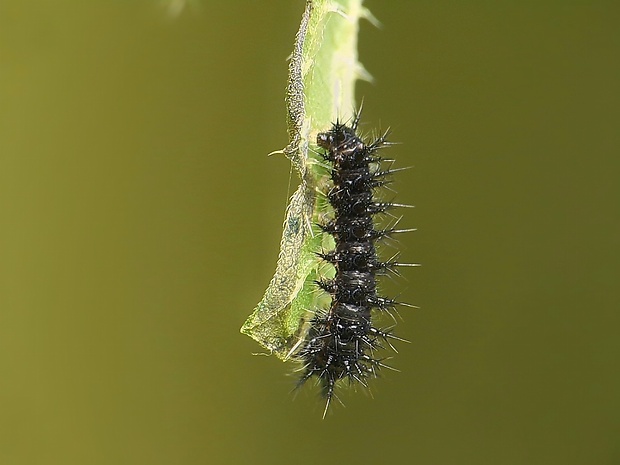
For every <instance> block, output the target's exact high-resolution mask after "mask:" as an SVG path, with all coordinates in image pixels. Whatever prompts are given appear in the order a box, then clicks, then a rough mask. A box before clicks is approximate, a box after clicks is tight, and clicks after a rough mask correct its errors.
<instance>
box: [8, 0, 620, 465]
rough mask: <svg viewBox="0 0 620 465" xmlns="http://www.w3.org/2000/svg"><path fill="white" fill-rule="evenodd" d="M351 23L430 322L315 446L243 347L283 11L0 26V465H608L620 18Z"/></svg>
mask: <svg viewBox="0 0 620 465" xmlns="http://www.w3.org/2000/svg"><path fill="white" fill-rule="evenodd" d="M367 5H368V7H369V8H370V9H371V10H372V11H373V12H374V13H375V15H376V16H377V17H378V18H379V19H380V21H381V22H382V23H383V25H384V27H383V29H381V30H379V29H375V28H373V27H372V26H370V25H369V24H367V23H366V24H364V25H363V26H362V36H361V38H360V55H361V59H362V62H363V63H364V64H365V65H366V67H367V68H368V70H369V71H370V72H371V73H372V74H373V75H374V77H375V79H376V81H375V83H374V84H367V83H362V84H360V86H359V87H358V95H359V96H360V97H361V96H364V97H365V103H366V107H365V114H364V121H365V122H366V123H368V124H367V125H366V126H365V128H367V129H368V130H370V129H372V128H374V127H378V126H382V127H384V128H385V127H386V126H388V125H391V126H392V128H393V136H392V139H394V140H398V141H400V142H402V145H398V146H396V147H395V148H393V149H391V151H390V152H389V153H390V155H393V156H395V157H397V159H398V164H399V165H400V166H407V165H413V166H414V167H415V168H414V169H412V170H409V171H407V172H404V173H402V174H401V175H399V176H398V178H397V184H396V188H397V190H398V193H399V194H398V200H400V201H403V202H410V203H414V204H415V205H416V207H417V208H416V209H415V210H414V211H411V212H409V211H408V212H406V213H407V216H406V218H405V219H404V221H403V223H402V224H403V225H405V226H407V227H417V228H419V232H417V233H415V234H412V235H408V236H406V237H403V238H401V241H400V250H402V255H403V257H405V258H407V259H409V260H412V261H417V262H421V263H422V264H423V267H422V268H419V269H413V270H405V272H404V277H403V279H400V280H396V282H394V283H392V282H389V283H386V285H385V287H386V289H387V290H388V291H389V292H387V293H388V294H394V293H396V292H402V294H401V298H402V299H403V300H405V301H409V302H412V303H415V304H417V305H420V306H421V309H420V310H415V311H410V310H406V309H403V310H402V311H401V314H402V316H403V322H402V323H400V324H399V327H398V334H399V335H400V336H402V337H405V338H408V339H410V340H411V341H412V344H409V345H405V344H400V345H399V349H400V353H399V354H398V355H397V356H396V357H395V359H394V360H393V365H394V366H396V367H398V368H399V369H400V370H402V373H391V372H388V373H385V376H384V379H382V380H379V381H377V382H375V383H374V384H373V395H374V399H372V398H370V396H368V395H364V393H361V392H358V393H344V394H343V396H342V397H343V400H344V402H345V403H346V408H343V407H340V406H338V405H336V406H335V408H334V409H333V411H332V412H331V414H330V415H329V416H328V418H327V419H326V420H321V413H322V402H321V401H319V400H318V399H317V396H316V392H315V391H313V390H312V389H309V390H303V391H302V392H300V393H299V394H298V395H297V396H296V397H295V399H293V396H292V395H290V394H289V391H290V390H291V388H292V386H293V384H294V377H292V376H287V374H290V373H291V369H292V367H291V366H290V365H285V364H282V363H281V362H280V361H279V360H277V359H275V358H269V357H255V356H252V353H253V352H260V347H259V346H258V345H257V344H256V343H254V342H253V341H252V340H251V339H249V338H247V337H245V336H243V335H241V334H240V333H239V327H240V326H241V324H242V322H243V321H244V319H245V318H246V317H247V315H248V314H249V313H250V312H251V310H252V308H253V307H254V305H255V304H256V303H257V302H258V300H259V299H260V297H261V296H262V292H263V291H264V289H265V287H266V286H267V283H268V281H269V279H270V278H271V274H272V272H273V270H274V268H275V260H276V256H277V251H278V243H279V239H280V234H281V222H282V219H283V215H284V208H285V205H286V201H287V196H288V195H289V193H290V192H292V189H287V186H288V183H289V172H290V164H289V163H288V161H287V160H285V159H284V158H283V157H280V156H274V157H271V158H267V157H266V154H267V153H269V152H271V151H273V150H276V149H279V148H282V147H283V146H284V145H285V144H286V143H287V136H286V128H285V118H284V102H283V98H284V87H285V81H286V67H287V63H286V57H287V56H288V55H289V53H290V51H291V49H292V42H293V36H294V34H295V31H296V29H297V26H298V23H299V19H300V16H301V12H302V9H303V4H302V2H301V1H299V0H296V1H291V0H272V1H269V2H266V1H262V2H259V1H250V0H246V1H230V2H224V1H218V2H216V1H207V0H203V1H202V2H198V1H197V0H194V1H193V2H192V3H191V4H188V5H186V8H184V9H183V10H182V11H179V12H178V15H176V16H175V17H172V16H171V14H170V13H171V12H172V10H174V9H175V5H173V4H172V2H169V3H168V4H165V3H164V2H156V1H154V0H153V1H120V0H117V1H112V0H111V1H88V2H85V1H77V0H73V1H70V0H57V1H54V2H46V1H28V2H26V1H21V0H3V1H1V2H0V221H1V224H0V463H1V464H2V465H5V464H6V465H31V464H45V465H53V464H62V465H73V464H76V465H77V464H80V465H83V464H115V465H125V464H128V465H129V464H132V465H137V464H149V465H150V464H153V465H155V464H162V465H163V464H166V465H168V464H187V465H191V464H205V463H206V464H211V463H213V464H220V463H221V464H229V463H231V464H233V463H234V464H237V463H253V464H254V463H255V464H273V465H277V464H284V463H297V464H306V463H308V464H309V463H319V462H323V461H324V462H330V463H346V464H349V463H354V464H370V463H392V462H393V463H420V464H425V465H434V464H436V465H445V464H459V465H460V464H545V465H549V464H562V465H570V464H588V465H593V464H594V465H598V464H618V463H620V396H619V392H620V375H619V373H618V372H619V368H620V367H619V365H620V364H619V360H620V335H619V328H620V316H619V310H620V305H619V304H620V299H619V294H620V291H619V288H620V285H619V282H618V278H619V276H620V266H619V262H620V188H619V187H618V180H619V174H620V169H619V168H620V131H619V125H620V85H619V84H620V60H618V57H620V29H619V28H618V24H620V7H619V6H618V4H617V3H616V2H612V1H589V2H586V1H542V2H516V1H515V2H482V1H480V2H461V3H457V2H448V1H440V0H434V1H432V2H431V1H393V2H385V1H384V2H380V1H378V0H369V1H368V2H367ZM176 6H182V4H181V3H179V2H177V3H176ZM295 182H296V179H293V184H294V183H295ZM293 187H294V186H293Z"/></svg>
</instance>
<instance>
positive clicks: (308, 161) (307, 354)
mask: <svg viewBox="0 0 620 465" xmlns="http://www.w3.org/2000/svg"><path fill="white" fill-rule="evenodd" d="M362 18H365V19H368V20H370V21H371V22H373V23H374V24H376V20H374V17H373V16H372V14H371V13H370V12H369V11H368V10H367V9H366V8H365V7H364V6H363V5H362V0H306V7H305V10H304V13H303V15H302V20H301V23H300V26H299V30H298V32H297V34H296V36H295V43H294V47H293V53H292V54H291V58H290V61H289V78H288V84H287V88H286V107H287V127H288V133H289V143H288V145H287V146H286V147H285V148H284V149H283V150H280V151H278V152H273V153H283V154H284V155H285V156H286V157H287V158H289V160H290V161H291V163H292V166H293V168H294V170H295V171H296V172H297V173H298V174H299V177H300V184H299V186H298V188H297V190H296V191H295V193H294V194H293V195H292V196H291V198H290V201H289V203H288V206H287V209H286V215H285V220H284V228H283V232H282V240H281V242H280V252H279V255H278V261H277V265H276V270H275V273H274V275H273V278H272V279H271V281H270V283H269V286H268V287H267V290H266V291H265V294H264V296H263V298H262V299H261V301H260V302H259V303H258V304H257V306H256V307H255V308H254V311H253V312H252V314H251V315H250V316H249V317H248V318H247V320H246V321H245V322H244V324H243V326H242V327H241V332H242V333H243V334H246V335H248V336H250V337H251V338H253V339H254V340H256V341H257V342H258V343H259V344H261V345H262V346H263V347H265V348H266V349H267V350H268V351H269V353H270V354H274V355H276V356H277V357H279V358H280V359H282V360H294V361H297V362H298V363H299V364H300V366H301V368H300V370H299V371H300V372H301V377H300V380H299V382H298V386H301V385H303V384H305V383H306V382H307V381H309V380H311V379H314V380H316V381H317V383H318V384H319V385H320V386H321V389H322V394H323V396H324V397H325V399H326V405H325V410H324V413H323V416H325V413H326V412H327V410H328V408H329V405H330V403H331V401H332V399H334V398H335V399H338V397H337V395H336V389H337V386H338V385H339V384H341V383H342V382H345V381H344V380H348V381H349V383H350V384H353V385H355V384H359V385H361V386H364V387H365V386H367V385H368V380H369V378H373V377H376V376H377V374H378V371H379V370H380V369H381V368H383V367H387V365H385V363H384V361H385V359H382V358H379V357H378V356H377V355H376V353H377V352H378V350H379V349H381V348H383V347H386V346H387V347H390V348H392V349H393V348H394V347H393V346H392V341H393V340H401V339H399V338H398V337H396V336H394V335H392V333H391V329H390V328H380V327H379V320H380V317H381V314H388V315H392V311H393V309H394V307H396V305H398V304H401V303H400V302H396V300H395V299H391V298H387V297H382V296H380V294H379V293H378V292H377V278H378V277H379V276H380V275H383V274H388V273H390V272H391V273H395V274H397V272H396V269H397V268H398V267H400V266H415V265H412V264H406V263H399V262H397V261H396V258H395V257H392V258H391V259H389V260H386V261H382V260H381V259H380V258H379V257H378V255H377V252H376V248H375V246H376V244H377V243H378V242H380V241H382V240H383V239H387V238H388V237H389V236H391V235H392V234H395V233H399V232H405V231H409V230H405V229H397V227H396V226H397V224H398V222H399V219H398V218H396V217H393V216H392V219H393V220H392V221H391V222H389V220H388V225H387V226H388V227H386V228H382V227H381V226H379V224H380V223H381V222H380V221H377V222H376V221H375V220H377V219H378V218H379V217H382V216H384V215H390V212H389V211H388V210H391V209H392V208H394V207H399V206H405V205H399V204H395V203H392V202H384V201H381V199H380V198H379V197H378V196H377V195H376V194H378V193H379V190H380V188H381V187H383V186H386V185H387V184H389V183H390V182H391V175H392V174H393V173H394V172H396V171H399V170H397V169H392V167H391V164H390V165H388V166H387V168H382V166H381V165H382V164H387V163H391V162H392V160H388V159H383V158H381V157H380V156H379V155H378V151H379V150H380V149H382V148H384V147H386V146H388V145H390V144H389V143H388V142H387V141H386V135H385V134H384V135H383V136H381V137H379V138H377V139H376V140H374V141H372V142H368V143H366V142H365V141H364V140H363V138H362V137H360V136H359V135H358V133H357V130H358V124H359V119H360V112H359V111H358V112H357V114H356V115H355V116H354V117H353V118H352V120H351V121H350V123H344V124H343V123H342V122H340V121H338V120H337V121H336V122H335V123H333V121H334V119H336V115H339V114H342V113H343V112H348V111H350V109H352V108H354V107H355V92H354V87H355V82H356V80H358V79H367V80H368V79H370V77H369V75H368V73H367V72H366V71H365V69H364V67H363V65H362V64H361V63H360V62H359V60H358V55H357V34H358V29H359V26H358V22H359V20H360V19H362ZM402 305H406V304H402Z"/></svg>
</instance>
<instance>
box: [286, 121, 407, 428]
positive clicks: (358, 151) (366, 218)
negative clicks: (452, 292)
mask: <svg viewBox="0 0 620 465" xmlns="http://www.w3.org/2000/svg"><path fill="white" fill-rule="evenodd" d="M358 123H359V113H358V114H357V116H356V117H355V119H354V120H353V122H352V124H351V125H346V124H343V123H341V122H339V121H337V122H335V123H333V125H332V127H331V128H330V129H329V130H328V131H325V132H321V133H319V134H318V136H317V145H318V147H319V149H320V150H321V155H322V156H323V159H324V161H325V162H326V164H328V165H329V166H330V168H329V174H330V178H331V183H329V185H330V187H329V188H328V192H326V197H327V199H328V201H329V203H330V204H331V207H332V209H333V215H332V216H331V217H330V218H329V219H328V220H325V221H324V222H323V223H322V224H319V227H320V228H321V230H322V231H323V232H324V233H327V234H329V235H331V236H333V239H334V243H335V247H334V249H333V250H329V251H322V252H317V255H318V256H319V257H320V258H321V259H322V260H323V261H325V262H327V263H329V264H331V265H332V266H333V267H334V268H335V276H334V277H333V278H331V279H318V280H317V281H316V282H315V283H316V285H317V286H318V288H320V289H322V290H323V291H325V292H326V293H328V294H329V295H330V296H331V304H330V306H329V308H327V309H322V310H319V311H315V312H314V316H313V317H312V319H311V320H310V321H309V329H308V332H307V334H306V335H305V338H304V340H303V341H301V343H300V344H299V346H298V347H297V351H296V354H295V356H294V357H295V359H297V360H298V361H299V362H301V364H302V368H301V370H300V371H301V377H300V379H299V382H298V385H299V386H301V385H303V384H304V383H305V382H306V381H308V380H310V379H312V378H316V379H317V381H318V384H319V385H320V387H321V393H322V395H323V397H324V398H325V399H326V406H325V410H324V413H323V416H325V413H326V412H327V409H328V408H329V405H330V402H331V401H332V399H333V398H334V397H335V388H336V385H337V383H338V382H339V381H341V380H348V381H349V382H350V383H354V384H355V383H357V384H360V385H362V386H364V387H367V386H368V383H367V381H368V379H369V378H374V377H376V376H377V373H378V371H379V370H380V369H381V368H390V367H388V366H387V365H386V364H384V363H383V360H384V359H382V358H379V357H377V355H376V352H377V351H378V350H379V349H382V348H385V347H386V346H387V347H389V348H392V349H394V347H393V345H392V342H391V341H392V340H402V339H400V338H398V337H396V336H394V335H392V334H391V330H387V329H380V328H378V327H376V326H374V325H373V313H377V312H378V313H380V312H385V313H389V312H390V310H391V309H393V308H394V307H395V306H396V305H398V304H400V302H397V301H396V300H395V299H391V298H387V297H383V296H380V295H378V293H377V277H378V276H379V275H381V274H385V273H386V272H389V271H394V272H395V270H396V268H398V267H401V266H416V265H413V264H406V263H399V262H397V261H396V260H395V258H394V257H393V258H392V259H389V260H385V261H383V260H381V259H380V258H379V256H378V255H377V250H376V243H377V242H378V241H379V240H381V239H383V238H386V237H388V236H390V235H392V234H395V233H399V232H406V231H409V230H405V229H396V228H395V227H391V228H384V229H381V228H379V227H377V225H376V222H375V216H376V215H379V214H382V213H384V212H386V211H387V210H389V209H392V208H395V207H399V206H402V205H400V204H395V203H391V202H383V201H378V200H377V197H376V195H375V194H376V191H377V189H379V188H381V187H383V186H385V185H386V184H387V183H389V182H390V179H389V178H390V176H391V174H392V173H394V172H395V171H398V170H394V169H392V168H391V166H390V167H389V168H387V169H381V162H382V161H385V160H383V159H382V158H381V157H380V156H379V154H378V152H379V150H380V149H382V148H384V147H386V146H388V145H390V144H389V142H387V140H386V136H387V133H386V134H384V135H383V136H380V137H378V138H377V139H375V140H374V141H372V142H370V143H366V142H364V140H363V139H362V138H361V137H360V136H358V134H357V126H358ZM403 305H406V304H403ZM394 350H395V349H394Z"/></svg>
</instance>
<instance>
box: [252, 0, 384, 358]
mask: <svg viewBox="0 0 620 465" xmlns="http://www.w3.org/2000/svg"><path fill="white" fill-rule="evenodd" d="M362 17H366V18H369V19H372V17H371V16H370V14H369V12H368V11H367V10H366V9H365V8H364V7H362V0H314V1H312V0H308V1H307V2H306V8H305V11H304V13H303V17H302V20H301V25H300V27H299V31H298V32H297V35H296V37H295V44H294V48H293V53H292V55H291V60H290V63H289V79H288V85H287V89H286V107H287V123H288V132H289V139H290V142H289V144H288V145H287V146H286V148H284V150H283V151H282V152H283V153H284V154H285V155H286V156H287V157H288V158H289V159H290V160H291V163H292V164H293V166H294V167H295V169H296V171H297V172H298V173H299V176H300V178H301V183H300V185H299V188H298V189H297V191H296V192H295V193H294V194H293V196H292V198H291V200H290V203H289V205H288V207H287V211H286V219H285V221H284V232H283V234H282V241H281V243H280V254H279V256H278V263H277V265H276V272H275V274H274V276H273V278H272V280H271V282H270V283H269V287H268V288H267V290H266V291H265V295H264V297H263V299H262V300H261V301H260V302H259V304H258V305H257V306H256V308H255V309H254V311H253V313H252V314H251V315H250V317H249V318H248V319H247V320H246V322H245V323H244V324H243V326H242V328H241V332H242V333H244V334H247V335H248V336H250V337H252V338H253V339H255V340H256V341H257V342H259V343H260V344H261V345H262V346H263V347H265V348H266V349H269V351H271V352H272V353H275V354H276V355H277V356H278V357H280V358H282V359H286V358H288V357H289V356H290V355H291V354H292V353H294V351H295V348H296V347H297V344H298V343H299V342H300V341H301V340H302V339H303V337H304V334H305V332H306V331H307V324H306V323H307V321H308V319H309V317H311V315H312V311H313V310H314V309H317V308H327V306H328V303H329V299H330V297H329V296H328V295H326V294H325V293H322V292H319V291H318V289H317V286H316V284H315V283H314V281H315V280H316V279H318V278H319V277H330V276H333V274H334V269H333V267H331V266H330V265H326V264H325V263H324V262H322V261H320V260H319V259H318V257H317V256H316V252H320V251H322V250H331V249H333V247H334V243H333V239H332V237H331V236H329V235H328V234H323V233H322V232H321V231H320V230H319V229H318V228H317V227H316V226H313V225H315V224H317V223H319V222H320V220H321V217H323V216H324V215H325V213H326V212H328V211H329V208H330V207H329V203H328V202H327V201H326V199H325V198H324V197H323V196H322V195H321V194H320V192H325V185H326V183H327V180H328V171H327V169H326V168H325V166H324V165H323V163H322V159H320V157H317V156H316V144H315V141H316V135H317V134H318V133H319V132H321V131H325V130H326V129H328V128H329V127H330V126H331V124H332V122H334V121H336V119H340V120H346V119H348V118H351V117H352V116H353V114H354V111H355V101H354V96H355V81H356V80H357V79H359V78H367V77H368V75H367V73H366V72H365V70H364V68H363V67H362V66H361V64H360V63H359V62H358V59H357V35H358V26H359V20H360V18H362Z"/></svg>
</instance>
